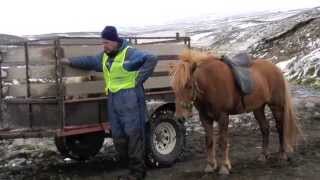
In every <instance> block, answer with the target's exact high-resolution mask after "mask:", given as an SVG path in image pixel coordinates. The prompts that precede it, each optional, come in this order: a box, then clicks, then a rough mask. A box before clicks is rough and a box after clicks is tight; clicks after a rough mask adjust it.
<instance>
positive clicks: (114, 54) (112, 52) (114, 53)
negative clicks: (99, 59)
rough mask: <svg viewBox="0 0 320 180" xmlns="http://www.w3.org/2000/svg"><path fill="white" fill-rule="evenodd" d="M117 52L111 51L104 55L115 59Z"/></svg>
mask: <svg viewBox="0 0 320 180" xmlns="http://www.w3.org/2000/svg"><path fill="white" fill-rule="evenodd" d="M117 53H118V51H117V50H116V51H111V52H109V53H107V52H106V54H107V55H108V56H109V57H115V56H116V55H117Z"/></svg>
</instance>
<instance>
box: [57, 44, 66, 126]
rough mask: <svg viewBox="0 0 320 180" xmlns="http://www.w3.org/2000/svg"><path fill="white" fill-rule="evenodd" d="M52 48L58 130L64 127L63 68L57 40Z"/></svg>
mask: <svg viewBox="0 0 320 180" xmlns="http://www.w3.org/2000/svg"><path fill="white" fill-rule="evenodd" d="M54 48H55V55H56V56H55V63H56V64H55V70H56V77H55V78H56V92H57V99H58V116H59V118H58V120H59V121H60V128H61V129H62V128H63V127H64V125H65V106H64V94H65V93H64V87H63V83H62V76H63V74H62V73H63V67H62V64H61V61H60V60H61V57H59V56H58V51H59V49H60V48H61V47H60V40H59V39H57V40H55V41H54Z"/></svg>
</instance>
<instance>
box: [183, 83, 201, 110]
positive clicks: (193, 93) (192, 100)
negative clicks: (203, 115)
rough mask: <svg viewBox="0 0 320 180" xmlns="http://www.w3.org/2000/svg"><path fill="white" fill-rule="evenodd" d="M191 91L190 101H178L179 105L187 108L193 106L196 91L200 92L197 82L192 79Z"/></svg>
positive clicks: (189, 108)
mask: <svg viewBox="0 0 320 180" xmlns="http://www.w3.org/2000/svg"><path fill="white" fill-rule="evenodd" d="M191 91H192V98H191V101H190V102H179V104H180V105H181V107H182V108H184V109H187V110H191V109H192V107H193V106H194V102H195V101H196V100H197V91H199V92H200V89H199V87H198V84H197V82H195V81H192V86H191Z"/></svg>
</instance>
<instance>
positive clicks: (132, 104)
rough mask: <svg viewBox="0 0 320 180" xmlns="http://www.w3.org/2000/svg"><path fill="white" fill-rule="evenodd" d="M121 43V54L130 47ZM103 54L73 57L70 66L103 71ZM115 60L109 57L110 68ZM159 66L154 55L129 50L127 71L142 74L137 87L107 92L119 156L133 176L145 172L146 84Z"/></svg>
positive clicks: (138, 78) (125, 66)
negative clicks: (124, 160)
mask: <svg viewBox="0 0 320 180" xmlns="http://www.w3.org/2000/svg"><path fill="white" fill-rule="evenodd" d="M121 41H122V45H121V47H120V49H119V51H121V50H122V49H124V48H125V47H127V46H128V42H127V41H126V40H124V39H122V40H121ZM103 53H104V52H102V53H99V54H98V55H96V56H83V57H76V58H70V59H69V60H70V66H71V67H76V68H81V69H85V70H94V71H98V72H102V57H103ZM113 59H114V57H109V61H108V62H109V67H111V66H112V62H113ZM156 64H157V58H156V57H155V56H153V55H151V54H148V53H145V52H142V51H139V50H138V49H135V48H129V49H128V51H127V54H126V57H125V61H124V64H123V66H124V68H125V69H126V70H127V71H138V72H139V74H138V77H137V84H136V87H135V88H132V89H123V90H120V91H118V92H116V93H112V92H110V91H109V92H108V120H109V121H110V123H111V131H112V137H113V139H114V143H115V146H116V149H117V150H118V152H119V154H122V156H127V158H129V169H130V170H131V173H133V174H137V175H139V176H140V175H141V174H144V173H145V165H144V149H145V148H144V146H145V145H144V141H145V133H144V131H145V122H146V118H147V113H146V112H147V109H146V104H145V97H144V87H143V83H144V82H145V81H146V80H147V79H148V78H149V77H150V76H151V74H152V72H153V70H154V68H155V66H156Z"/></svg>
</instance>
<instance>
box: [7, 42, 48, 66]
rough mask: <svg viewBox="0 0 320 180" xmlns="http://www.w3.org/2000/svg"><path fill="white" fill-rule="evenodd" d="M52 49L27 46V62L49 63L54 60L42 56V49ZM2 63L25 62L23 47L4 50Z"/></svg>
mask: <svg viewBox="0 0 320 180" xmlns="http://www.w3.org/2000/svg"><path fill="white" fill-rule="evenodd" d="M48 48H53V46H52V45H47V46H29V48H28V53H29V60H30V61H33V62H34V61H39V62H41V61H42V62H43V61H46V62H48V61H51V62H53V61H54V60H53V59H52V58H51V57H48V56H43V54H42V52H43V51H44V49H48ZM3 62H4V63H6V62H25V50H24V47H23V46H17V47H11V48H8V49H7V50H6V52H5V53H4V56H3Z"/></svg>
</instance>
